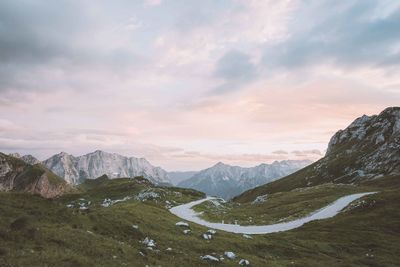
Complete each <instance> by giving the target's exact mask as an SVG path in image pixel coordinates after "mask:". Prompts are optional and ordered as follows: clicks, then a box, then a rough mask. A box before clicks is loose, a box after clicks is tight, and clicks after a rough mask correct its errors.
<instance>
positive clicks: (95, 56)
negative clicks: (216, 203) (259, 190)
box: [0, 0, 400, 170]
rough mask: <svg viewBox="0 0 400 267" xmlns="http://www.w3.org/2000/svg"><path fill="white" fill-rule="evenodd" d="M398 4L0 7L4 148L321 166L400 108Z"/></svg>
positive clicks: (180, 161)
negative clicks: (339, 142)
mask: <svg viewBox="0 0 400 267" xmlns="http://www.w3.org/2000/svg"><path fill="white" fill-rule="evenodd" d="M399 29H400V1H397V0H391V1H385V0H376V1H371V0H363V1H351V0H348V1H337V0H331V1H327V0H315V1H313V0H308V1H305V0H304V1H296V0H293V1H291V0H285V1H277V0H271V1H269V0H263V1H261V0H258V1H252V0H235V1H234V0H232V1H224V0H201V1H198V0H196V1H194V0H193V1H189V0H147V1H139V0H137V1H133V0H126V1H121V0H113V1H99V0H92V1H91V0H83V1H81V0H79V1H78V0H76V1H73V0H60V1H53V0H36V1H33V0H24V1H20V0H18V1H16V0H2V1H0V151H2V152H6V153H10V152H19V153H21V154H27V153H29V154H32V155H34V156H36V157H38V158H39V159H45V158H47V157H48V156H50V155H52V154H55V153H59V152H61V151H65V152H67V153H71V154H73V155H81V154H85V153H89V152H92V151H94V150H96V149H101V150H105V151H108V152H115V153H120V154H122V155H126V156H135V157H145V158H146V159H148V160H149V161H150V162H151V163H152V164H154V165H158V166H161V167H163V168H164V169H166V170H199V169H202V168H206V167H209V166H210V165H213V164H215V163H216V162H218V161H222V162H225V163H228V164H235V165H241V166H254V165H257V164H260V163H263V162H265V163H269V162H272V161H274V160H283V159H312V160H316V159H318V158H320V157H322V156H323V155H324V153H325V150H326V147H327V143H328V141H329V139H330V137H331V136H332V135H333V134H334V133H335V132H336V131H337V130H339V129H343V128H345V127H346V126H347V125H348V124H349V123H351V122H352V121H353V120H354V119H355V118H357V117H359V116H361V115H363V114H367V115H373V114H377V113H379V112H380V111H382V110H383V109H384V108H385V107H388V106H399V104H400V30H399Z"/></svg>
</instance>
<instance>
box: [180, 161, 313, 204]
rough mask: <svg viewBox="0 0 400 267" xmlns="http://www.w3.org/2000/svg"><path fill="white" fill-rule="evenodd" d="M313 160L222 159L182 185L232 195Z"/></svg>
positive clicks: (210, 193) (288, 172)
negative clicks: (249, 162)
mask: <svg viewBox="0 0 400 267" xmlns="http://www.w3.org/2000/svg"><path fill="white" fill-rule="evenodd" d="M311 163H312V162H311V161H309V160H283V161H275V162H273V163H272V164H260V165H258V166H255V167H250V168H243V167H239V166H231V165H227V164H224V163H222V162H219V163H217V164H215V165H214V166H212V167H211V168H208V169H205V170H202V171H199V172H197V173H195V174H194V175H193V176H192V177H191V178H190V179H187V180H184V181H182V182H180V183H179V184H178V186H180V187H186V188H192V189H196V190H199V191H202V192H205V193H206V194H208V195H212V196H219V197H222V198H225V199H229V198H232V197H234V196H236V195H238V194H240V193H242V192H244V191H246V190H248V189H251V188H254V187H256V186H259V185H262V184H266V183H269V182H272V181H275V180H277V179H279V178H282V177H284V176H286V175H289V174H291V173H293V172H295V171H298V170H300V169H301V168H303V167H305V166H307V165H309V164H311Z"/></svg>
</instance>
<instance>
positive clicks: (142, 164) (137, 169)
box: [43, 150, 170, 184]
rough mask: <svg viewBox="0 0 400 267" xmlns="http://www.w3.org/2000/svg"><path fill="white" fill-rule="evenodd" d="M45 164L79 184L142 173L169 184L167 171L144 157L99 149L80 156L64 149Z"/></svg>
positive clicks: (157, 181)
mask: <svg viewBox="0 0 400 267" xmlns="http://www.w3.org/2000/svg"><path fill="white" fill-rule="evenodd" d="M43 164H44V165H46V166H47V167H48V168H49V169H50V170H52V171H53V172H54V173H56V174H57V175H59V176H60V177H63V178H64V179H65V181H67V182H68V183H70V184H78V183H81V182H83V181H84V180H86V179H95V178H97V177H99V176H102V175H104V174H105V175H107V176H108V177H110V178H111V179H112V178H119V177H135V176H143V177H145V178H147V179H149V180H150V181H151V182H153V183H155V184H167V183H170V180H169V177H168V174H167V172H166V171H165V170H163V169H162V168H160V167H154V166H153V165H151V164H150V163H149V162H148V161H147V160H146V159H144V158H134V157H130V158H128V157H124V156H121V155H118V154H111V153H107V152H104V151H100V150H97V151H95V152H93V153H89V154H86V155H83V156H79V157H74V156H72V155H69V154H67V153H65V152H61V153H59V154H57V155H54V156H52V157H50V158H49V159H47V160H45V161H44V162H43Z"/></svg>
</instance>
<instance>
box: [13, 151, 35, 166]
mask: <svg viewBox="0 0 400 267" xmlns="http://www.w3.org/2000/svg"><path fill="white" fill-rule="evenodd" d="M9 156H11V157H14V158H18V159H21V160H22V161H24V162H25V163H27V164H30V165H35V164H39V163H41V161H40V160H38V159H37V158H35V157H34V156H32V155H24V156H21V155H20V154H18V153H11V154H9Z"/></svg>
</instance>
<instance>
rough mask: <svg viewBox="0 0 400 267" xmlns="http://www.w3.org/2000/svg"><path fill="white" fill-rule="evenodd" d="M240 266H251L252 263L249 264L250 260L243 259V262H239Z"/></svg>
mask: <svg viewBox="0 0 400 267" xmlns="http://www.w3.org/2000/svg"><path fill="white" fill-rule="evenodd" d="M239 265H244V266H247V265H250V262H249V261H248V260H245V259H241V260H240V261H239Z"/></svg>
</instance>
